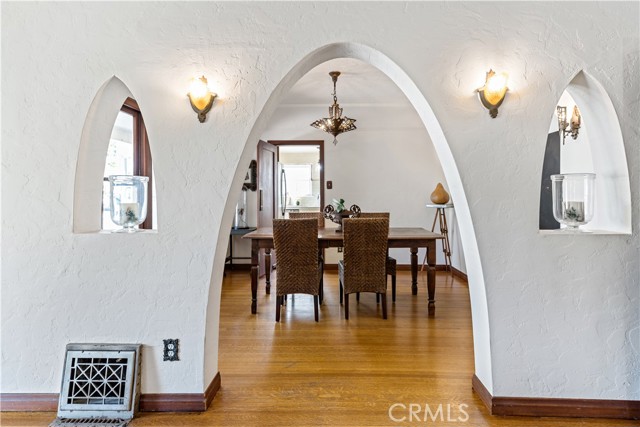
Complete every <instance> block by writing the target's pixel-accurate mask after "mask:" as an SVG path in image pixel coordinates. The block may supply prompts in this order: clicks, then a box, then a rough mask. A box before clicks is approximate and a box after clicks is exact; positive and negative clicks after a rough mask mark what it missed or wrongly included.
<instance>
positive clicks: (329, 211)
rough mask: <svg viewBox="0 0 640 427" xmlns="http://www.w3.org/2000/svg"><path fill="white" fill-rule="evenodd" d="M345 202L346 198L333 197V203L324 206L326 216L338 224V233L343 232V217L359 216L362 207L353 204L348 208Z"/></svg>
mask: <svg viewBox="0 0 640 427" xmlns="http://www.w3.org/2000/svg"><path fill="white" fill-rule="evenodd" d="M344 203H345V202H344V199H333V200H332V201H331V204H330V205H327V206H325V208H324V217H325V218H326V219H329V220H331V221H333V222H335V223H336V224H338V228H337V229H336V232H337V233H340V232H342V218H357V217H359V216H360V207H359V206H358V205H351V207H350V208H349V209H348V210H347V209H346V208H345V204H344Z"/></svg>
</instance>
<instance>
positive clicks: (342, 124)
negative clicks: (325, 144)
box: [311, 71, 356, 145]
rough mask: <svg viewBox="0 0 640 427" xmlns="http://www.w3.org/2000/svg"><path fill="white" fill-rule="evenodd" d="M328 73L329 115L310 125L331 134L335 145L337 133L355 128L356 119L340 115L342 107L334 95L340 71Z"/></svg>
mask: <svg viewBox="0 0 640 427" xmlns="http://www.w3.org/2000/svg"><path fill="white" fill-rule="evenodd" d="M329 75H330V76H331V80H333V105H332V106H331V107H329V117H325V118H324V119H318V120H316V121H315V122H313V123H311V126H313V127H314V128H316V129H320V130H323V131H325V132H327V133H330V134H331V135H333V144H334V145H336V144H337V143H338V140H337V139H336V137H337V136H338V135H340V134H341V133H343V132H349V131H350V130H354V129H356V125H355V124H354V123H355V121H356V119H350V118H349V117H346V116H345V117H342V108H340V105H339V104H338V97H337V96H336V82H337V81H338V76H339V75H340V71H332V72H330V73H329Z"/></svg>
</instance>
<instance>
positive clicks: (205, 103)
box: [187, 76, 217, 123]
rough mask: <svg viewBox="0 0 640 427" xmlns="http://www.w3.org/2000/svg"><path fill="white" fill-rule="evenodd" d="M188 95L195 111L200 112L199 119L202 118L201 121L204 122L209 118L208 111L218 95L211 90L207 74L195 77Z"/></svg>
mask: <svg viewBox="0 0 640 427" xmlns="http://www.w3.org/2000/svg"><path fill="white" fill-rule="evenodd" d="M187 96H188V97H189V102H191V107H192V108H193V111H195V112H196V113H198V120H200V123H204V121H205V119H206V118H207V113H208V112H209V110H211V106H212V105H213V101H214V100H215V99H216V96H217V95H216V94H215V93H213V92H211V91H210V90H209V86H207V79H206V78H205V76H202V77H198V78H194V79H193V81H192V82H191V87H190V88H189V93H188V94H187Z"/></svg>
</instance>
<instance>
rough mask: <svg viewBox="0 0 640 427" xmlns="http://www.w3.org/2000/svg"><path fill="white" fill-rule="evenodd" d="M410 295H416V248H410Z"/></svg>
mask: <svg viewBox="0 0 640 427" xmlns="http://www.w3.org/2000/svg"><path fill="white" fill-rule="evenodd" d="M410 252H411V294H412V295H418V248H411V249H410Z"/></svg>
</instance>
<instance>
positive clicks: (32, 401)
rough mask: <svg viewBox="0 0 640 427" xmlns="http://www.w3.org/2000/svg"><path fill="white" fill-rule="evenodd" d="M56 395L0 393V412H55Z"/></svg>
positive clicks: (56, 408)
mask: <svg viewBox="0 0 640 427" xmlns="http://www.w3.org/2000/svg"><path fill="white" fill-rule="evenodd" d="M57 410H58V394H57V393H0V411H6V412H55V411H57Z"/></svg>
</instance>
